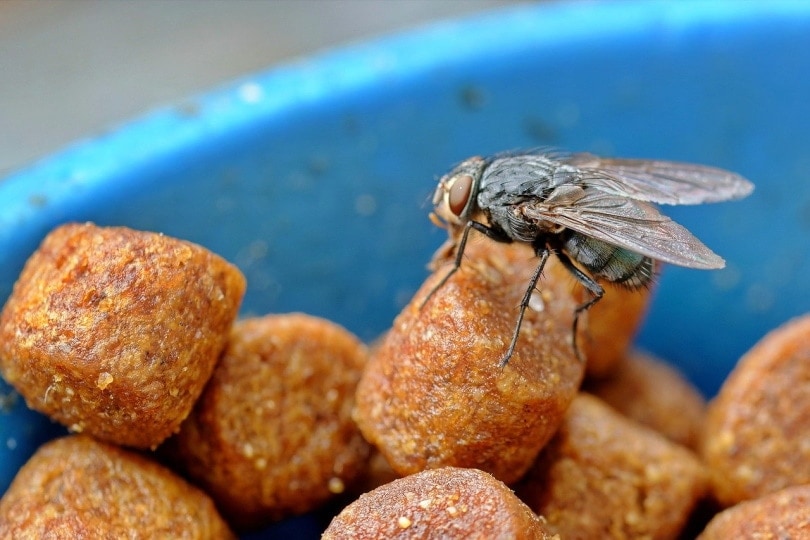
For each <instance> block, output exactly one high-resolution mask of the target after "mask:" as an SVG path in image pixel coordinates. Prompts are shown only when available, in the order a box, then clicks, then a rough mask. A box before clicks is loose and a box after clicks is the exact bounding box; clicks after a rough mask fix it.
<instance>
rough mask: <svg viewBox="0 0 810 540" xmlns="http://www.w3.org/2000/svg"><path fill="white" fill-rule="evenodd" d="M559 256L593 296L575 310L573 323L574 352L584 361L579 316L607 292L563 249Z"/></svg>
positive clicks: (558, 253)
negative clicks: (578, 327)
mask: <svg viewBox="0 0 810 540" xmlns="http://www.w3.org/2000/svg"><path fill="white" fill-rule="evenodd" d="M557 258H558V259H559V260H560V262H561V263H562V264H563V266H565V268H566V269H567V270H568V271H569V272H571V274H572V275H573V276H574V277H575V278H576V280H577V281H579V282H580V283H581V284H582V286H583V287H585V288H586V289H588V292H590V293H591V294H592V295H593V297H592V298H591V299H590V300H588V301H587V302H585V303H584V304H582V305H580V306H577V309H576V310H575V311H574V324H573V333H574V336H573V343H574V353H575V354H576V355H577V358H578V359H579V360H580V361H581V362H584V361H585V359H584V358H582V353H581V351H580V350H579V344H578V343H577V326H578V324H579V316H580V315H582V314H583V313H584V312H586V311H588V309H590V308H591V307H592V306H593V305H594V304H595V303H597V302H598V301H599V300H601V299H602V296H603V295H604V294H605V289H603V288H602V286H601V285H599V283H597V282H596V281H595V280H594V279H593V278H592V277H591V276H589V275H588V274H586V273H585V272H583V271H582V270H580V269H579V268H577V267H576V266H574V263H572V262H571V259H569V258H568V256H567V255H566V254H565V253H562V252H561V251H558V252H557Z"/></svg>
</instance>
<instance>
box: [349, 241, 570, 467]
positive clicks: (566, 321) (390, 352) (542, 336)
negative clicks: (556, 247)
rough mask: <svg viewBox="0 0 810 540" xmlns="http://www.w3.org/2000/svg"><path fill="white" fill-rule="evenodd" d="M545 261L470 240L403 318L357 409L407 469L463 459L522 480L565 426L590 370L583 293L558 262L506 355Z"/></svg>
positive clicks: (377, 359) (364, 426) (518, 249)
mask: <svg viewBox="0 0 810 540" xmlns="http://www.w3.org/2000/svg"><path fill="white" fill-rule="evenodd" d="M536 265H537V261H536V259H535V258H534V257H533V254H532V252H531V250H530V249H528V248H527V247H526V246H523V245H506V244H497V243H495V242H489V241H487V242H474V241H471V242H470V243H469V244H468V245H467V250H466V251H465V260H464V264H462V265H461V267H460V268H459V270H458V271H457V272H456V273H455V274H453V276H452V277H451V278H450V279H449V280H448V281H447V282H446V283H445V284H444V285H443V286H442V287H440V288H439V289H438V290H436V291H435V293H434V294H433V295H432V296H431V297H430V298H429V299H428V300H427V302H426V303H425V304H424V306H423V305H422V304H423V302H424V301H425V298H426V295H427V294H428V292H429V291H430V290H432V289H433V288H434V287H436V285H437V284H438V283H439V282H440V280H441V279H442V277H443V276H444V275H445V274H446V273H447V272H448V271H449V270H450V266H447V265H443V266H441V267H440V268H439V269H437V271H436V272H435V273H434V274H433V275H432V276H431V277H430V278H429V279H428V280H427V281H426V282H425V284H424V285H423V287H422V289H421V290H420V291H419V292H418V293H417V294H416V296H415V297H414V299H413V300H412V301H411V303H410V305H408V306H407V307H406V308H405V309H404V310H403V312H402V313H401V314H400V315H399V316H398V317H397V319H396V321H395V322H394V325H393V328H392V329H391V330H390V331H389V332H388V333H387V334H386V336H385V338H384V340H383V342H382V344H381V345H380V346H379V348H378V349H376V351H375V353H374V354H373V355H372V357H371V360H370V362H369V364H368V366H367V367H366V369H365V371H364V373H363V377H362V379H361V381H360V384H359V386H358V390H357V406H356V409H355V419H356V420H357V422H358V424H359V426H360V429H361V430H362V432H363V434H364V435H365V436H366V438H367V439H368V440H369V441H370V442H372V443H373V444H374V445H376V446H377V447H378V448H379V450H380V452H381V453H382V454H383V455H384V456H385V457H386V459H387V460H388V463H390V465H391V467H392V468H393V469H394V470H395V471H396V472H397V473H398V474H400V475H406V474H412V473H415V472H418V471H421V470H423V469H426V468H437V467H442V466H459V467H471V468H477V469H482V470H485V471H487V472H489V473H491V474H493V475H494V476H495V477H496V478H498V479H500V480H502V481H504V482H507V483H509V482H514V481H515V480H517V479H518V478H520V476H521V475H522V474H523V473H524V472H525V471H526V469H527V468H528V467H529V466H530V465H531V463H532V461H533V460H534V458H535V456H536V455H537V453H538V452H539V450H540V448H541V447H542V446H543V445H544V444H545V443H546V442H547V441H548V440H549V439H550V438H551V436H552V435H553V434H554V432H555V431H556V429H557V426H558V425H559V423H560V422H561V421H562V417H563V415H564V413H565V410H566V409H567V408H568V405H569V404H570V402H571V400H572V399H573V398H574V396H575V395H576V392H577V389H578V387H579V384H580V382H581V380H582V376H583V372H584V363H583V362H581V361H580V360H579V359H577V357H576V356H575V354H574V349H573V347H572V322H573V314H574V309H575V308H576V306H577V305H579V303H581V299H580V298H578V297H574V296H573V294H572V290H571V287H570V282H569V281H568V278H566V279H565V280H562V279H554V277H553V276H551V273H552V272H553V271H554V270H553V269H554V267H555V265H556V261H554V260H549V263H548V265H547V267H546V277H544V278H543V279H542V280H541V282H540V283H539V285H538V289H539V291H538V292H536V293H535V294H534V295H533V297H532V299H531V301H530V303H529V308H528V309H527V310H526V316H525V319H524V321H523V326H522V328H521V331H520V335H519V338H518V342H517V348H516V349H515V353H514V355H513V356H512V358H511V359H510V360H509V363H508V364H507V365H506V366H501V365H500V362H501V359H502V358H503V356H504V354H505V353H506V351H507V348H508V345H509V342H510V340H511V338H512V335H513V331H514V329H515V322H516V317H517V313H518V310H517V307H518V305H519V303H520V300H521V298H522V297H523V295H524V292H525V290H526V287H527V285H528V283H529V279H530V276H531V274H532V273H533V271H534V269H535V267H536ZM558 270H559V268H558ZM583 326H584V325H583Z"/></svg>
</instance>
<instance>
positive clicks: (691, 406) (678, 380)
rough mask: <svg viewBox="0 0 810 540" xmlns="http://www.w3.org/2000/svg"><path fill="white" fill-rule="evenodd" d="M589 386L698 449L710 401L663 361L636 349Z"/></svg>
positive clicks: (639, 418)
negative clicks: (707, 404)
mask: <svg viewBox="0 0 810 540" xmlns="http://www.w3.org/2000/svg"><path fill="white" fill-rule="evenodd" d="M585 389H586V390H587V391H588V392H590V393H592V394H594V395H595V396H597V397H599V398H601V399H602V400H603V401H604V402H605V403H607V404H608V405H610V406H611V407H613V408H614V409H616V410H617V411H619V412H620V413H622V414H623V415H625V416H626V417H628V418H630V419H632V420H635V421H636V422H638V423H640V424H643V425H645V426H647V427H650V428H652V429H654V430H655V431H657V432H658V433H660V434H662V435H664V436H665V437H666V438H668V439H669V440H671V441H673V442H676V443H678V444H682V445H684V446H686V447H688V448H692V449H697V447H698V443H699V440H700V434H701V430H702V429H703V422H704V420H705V418H706V400H705V399H704V398H703V396H702V395H701V394H700V392H699V391H698V390H697V389H696V388H695V387H694V386H692V384H691V383H690V382H689V381H687V380H686V379H685V378H684V376H683V375H681V373H680V372H678V370H676V369H675V368H674V367H673V366H671V365H669V364H667V363H666V362H664V361H663V360H660V359H658V358H656V357H654V356H652V355H650V354H646V353H643V352H640V351H632V352H630V353H629V354H628V355H627V356H626V357H625V358H624V359H623V360H622V361H621V362H620V363H619V365H618V366H616V368H615V370H614V371H613V372H612V373H611V374H610V375H608V376H607V377H604V378H599V379H590V380H588V381H586V384H585Z"/></svg>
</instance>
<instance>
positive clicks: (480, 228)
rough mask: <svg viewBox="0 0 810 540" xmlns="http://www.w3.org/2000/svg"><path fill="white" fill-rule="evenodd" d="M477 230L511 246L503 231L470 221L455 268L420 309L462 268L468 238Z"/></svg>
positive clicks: (463, 235)
mask: <svg viewBox="0 0 810 540" xmlns="http://www.w3.org/2000/svg"><path fill="white" fill-rule="evenodd" d="M471 229H475V230H476V231H478V232H480V233H482V234H484V235H486V236H487V237H488V238H491V239H492V240H495V241H496V242H503V243H506V244H509V243H511V242H512V239H511V238H509V237H508V236H506V234H504V233H503V232H502V231H500V230H499V229H493V228H492V227H487V226H486V225H484V224H483V223H479V222H477V221H468V222H467V223H466V224H465V225H464V232H462V233H461V241H459V243H458V247H457V248H456V260H455V261H454V262H453V268H451V269H450V271H449V272H447V274H446V275H445V276H444V277H443V278H442V280H441V281H439V283H438V284H437V285H436V286H435V287H433V288H432V289H431V290H430V292H429V293H428V294H427V296H425V299H424V300H422V304H421V305H420V306H419V309H422V308H423V307H425V304H427V302H428V300H430V299H431V298H432V297H433V294H434V293H435V292H436V291H438V290H439V289H441V288H442V287H443V286H444V284H445V283H447V280H448V279H450V276H452V275H453V274H455V273H456V272H457V271H458V269H459V268H460V267H461V258H462V257H463V256H464V248H465V247H466V246H467V237H468V236H469V235H470V230H471Z"/></svg>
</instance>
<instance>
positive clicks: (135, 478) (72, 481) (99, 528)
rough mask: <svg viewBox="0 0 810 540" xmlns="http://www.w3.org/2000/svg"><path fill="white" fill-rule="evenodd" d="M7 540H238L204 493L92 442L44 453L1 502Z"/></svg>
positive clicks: (67, 443)
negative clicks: (52, 539) (95, 539)
mask: <svg viewBox="0 0 810 540" xmlns="http://www.w3.org/2000/svg"><path fill="white" fill-rule="evenodd" d="M0 538H32V539H33V538H57V539H62V538H64V539H69V538H189V539H192V538H194V539H200V540H202V539H211V540H225V539H229V538H235V537H234V536H233V533H232V532H231V531H230V530H229V528H228V526H227V525H226V524H225V522H224V521H223V520H222V518H221V517H220V516H219V514H218V513H217V510H216V508H215V507H214V503H213V502H212V501H211V499H209V498H208V496H207V495H205V494H204V493H203V492H202V491H200V490H199V489H197V488H196V487H194V486H192V485H190V484H189V483H187V482H186V481H185V480H183V479H181V478H180V477H178V476H176V475H175V474H174V473H172V472H171V471H169V470H168V469H166V468H164V467H162V466H161V465H158V464H157V463H154V462H152V461H150V460H148V459H147V458H145V457H143V456H141V455H138V454H136V453H134V452H130V451H128V450H123V449H121V448H118V447H116V446H113V445H110V444H107V443H103V442H99V441H96V440H94V439H92V438H90V437H88V436H86V435H72V436H68V437H64V438H62V439H57V440H55V441H52V442H50V443H47V444H46V445H44V446H43V447H41V448H40V449H39V450H38V451H37V452H36V453H35V454H34V455H33V456H32V457H31V459H30V460H29V461H28V463H26V464H25V465H24V466H23V467H22V469H20V471H19V472H18V473H17V476H16V478H15V479H14V482H12V484H11V487H9V488H8V491H7V492H6V494H5V495H4V496H3V498H2V499H0Z"/></svg>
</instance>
